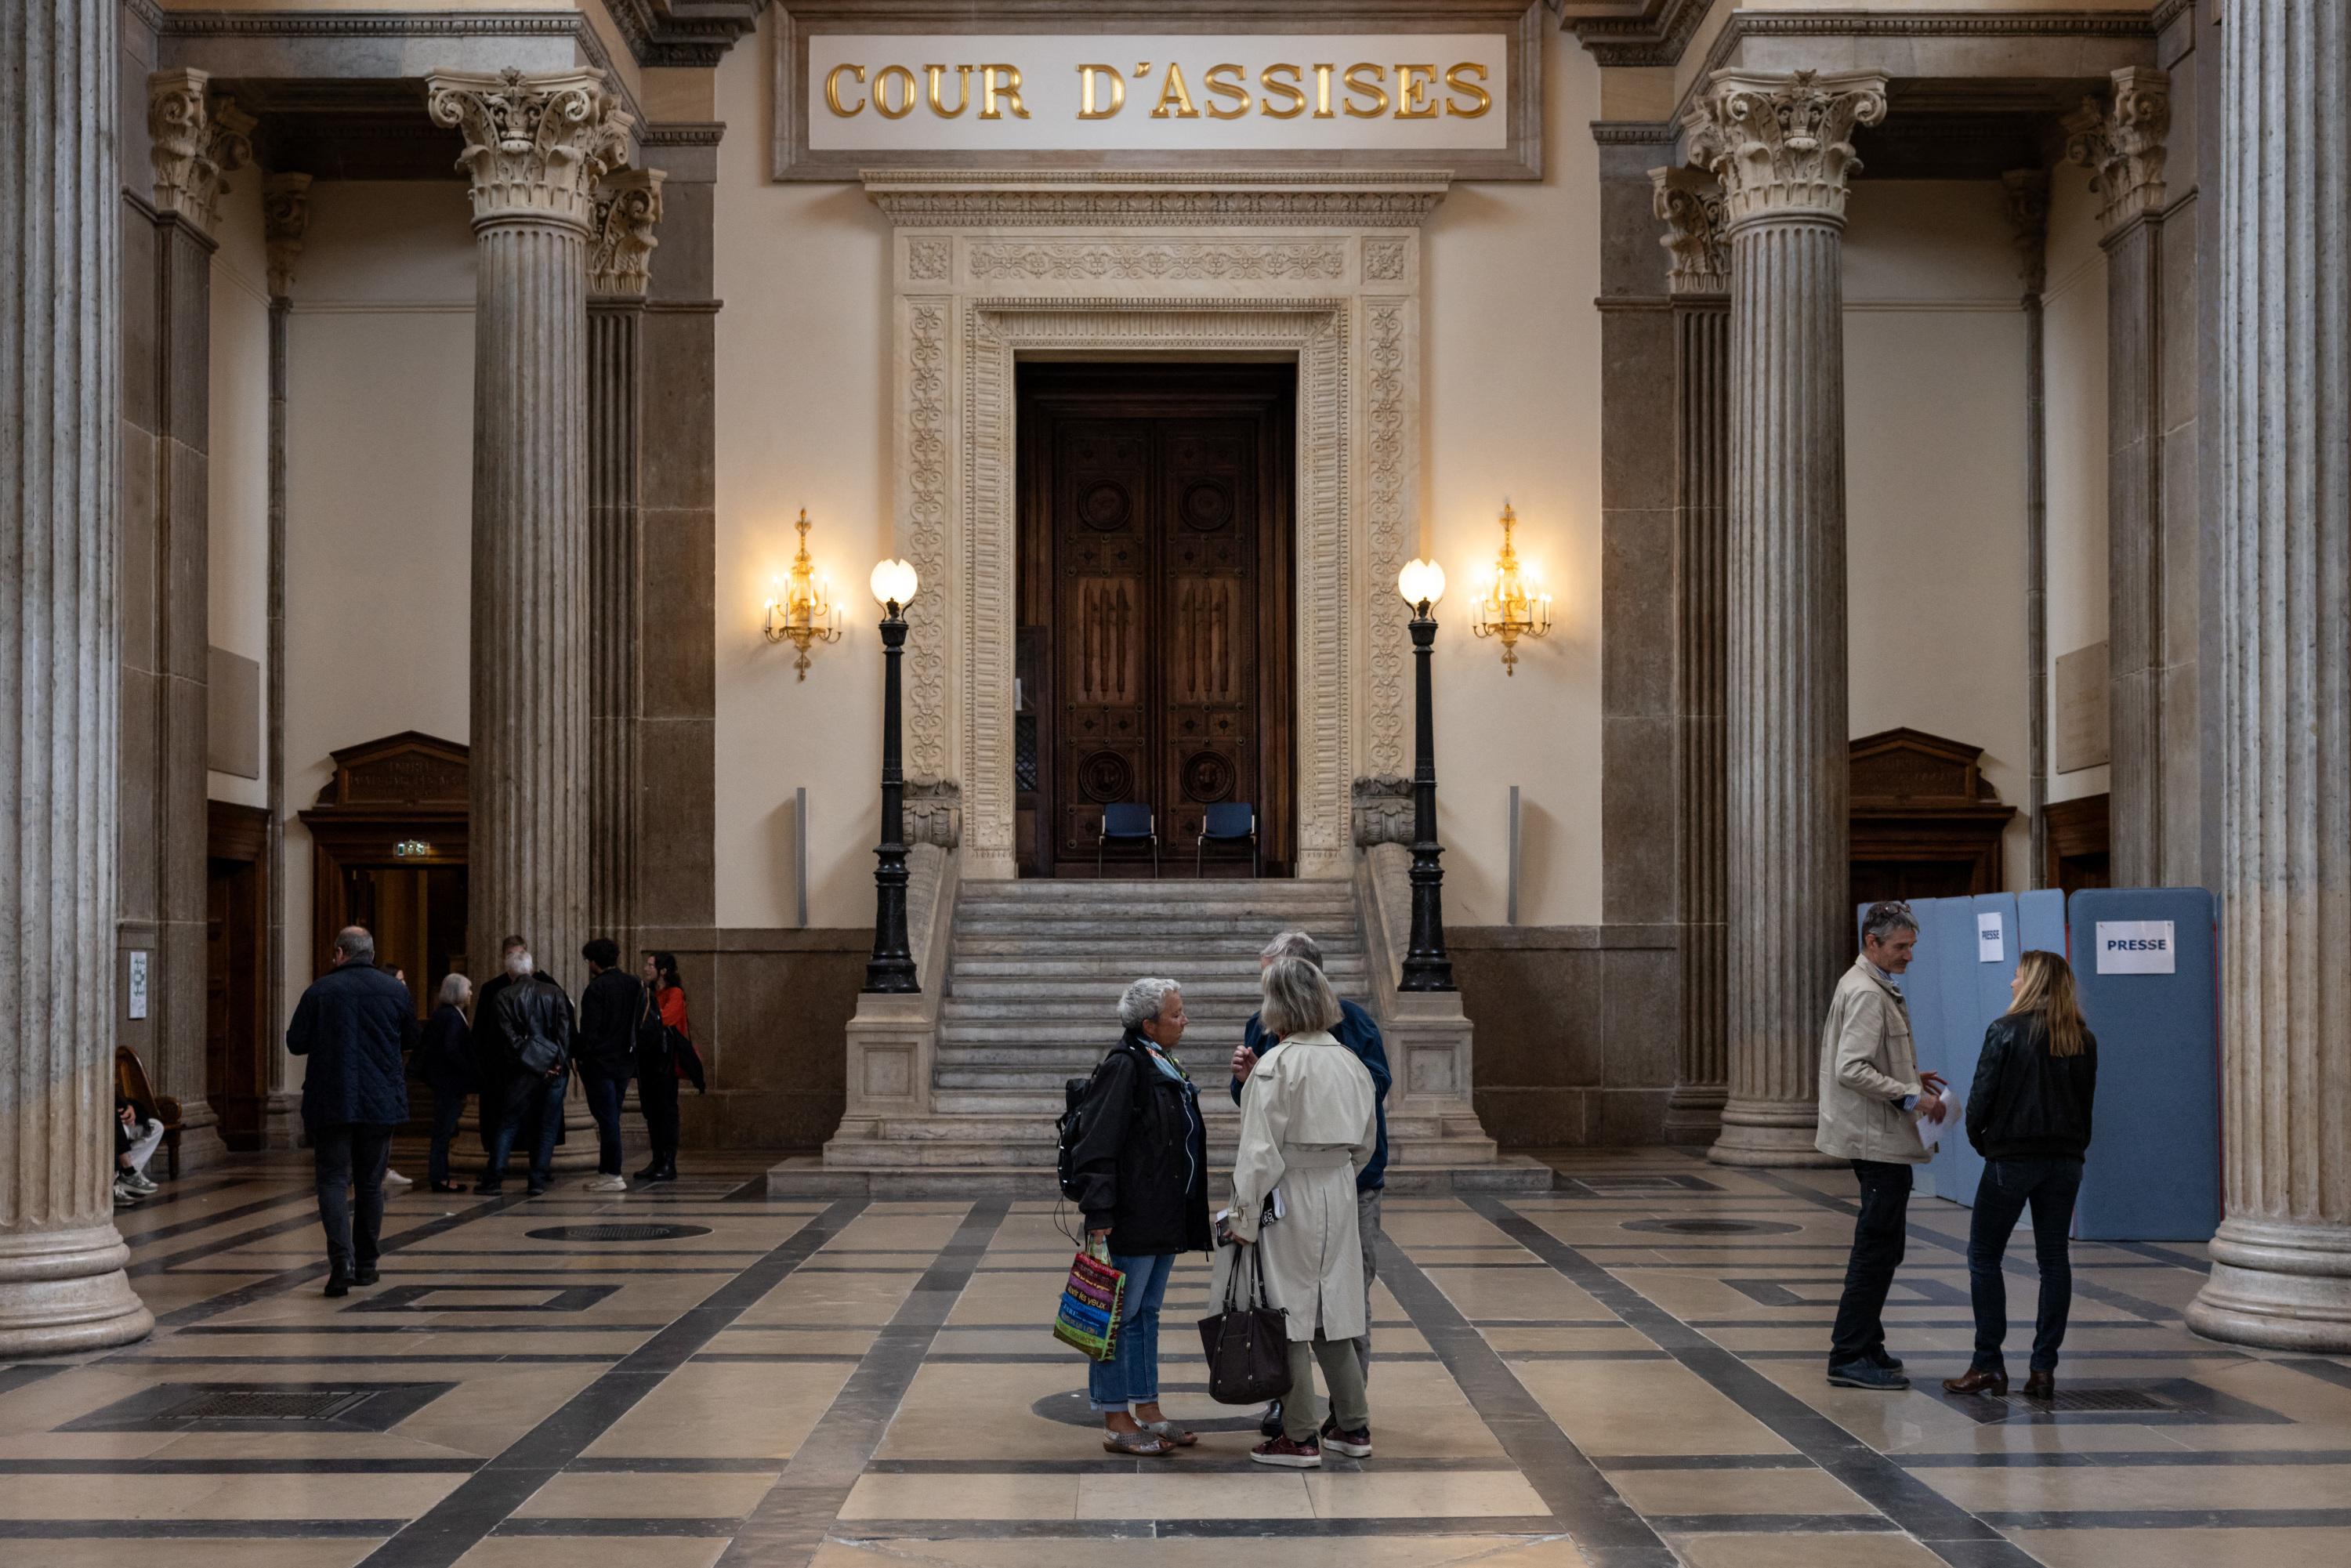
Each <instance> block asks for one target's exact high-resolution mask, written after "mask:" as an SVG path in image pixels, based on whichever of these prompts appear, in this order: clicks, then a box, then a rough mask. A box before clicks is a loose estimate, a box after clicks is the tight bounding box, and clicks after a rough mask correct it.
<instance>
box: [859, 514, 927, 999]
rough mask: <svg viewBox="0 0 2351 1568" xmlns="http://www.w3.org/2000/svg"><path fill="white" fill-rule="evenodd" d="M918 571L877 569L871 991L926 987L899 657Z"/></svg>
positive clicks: (897, 563) (888, 564) (891, 566)
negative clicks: (877, 750) (910, 924)
mask: <svg viewBox="0 0 2351 1568" xmlns="http://www.w3.org/2000/svg"><path fill="white" fill-rule="evenodd" d="M914 587H915V578H914V567H913V566H912V565H911V564H909V563H908V562H905V561H903V560H885V561H883V563H882V564H881V565H879V566H877V567H875V568H874V569H873V597H874V598H875V599H877V600H879V601H881V604H882V661H883V663H882V671H883V676H882V841H881V843H880V844H878V845H876V846H875V848H874V851H873V858H874V860H875V861H876V862H879V863H877V864H876V865H875V866H874V868H873V956H872V957H870V958H868V959H867V960H866V961H865V989H866V990H868V991H871V992H879V993H883V994H885V995H906V994H910V993H913V992H917V991H920V990H921V989H922V988H923V987H922V982H921V981H920V980H919V979H918V978H917V977H915V974H914V954H913V952H912V951H911V950H909V948H908V947H907V945H906V776H905V772H904V766H903V763H902V760H901V755H900V745H899V730H900V728H901V723H900V716H899V701H898V661H899V660H900V658H901V657H903V656H904V653H905V649H906V606H907V604H908V603H910V602H911V601H913V599H914Z"/></svg>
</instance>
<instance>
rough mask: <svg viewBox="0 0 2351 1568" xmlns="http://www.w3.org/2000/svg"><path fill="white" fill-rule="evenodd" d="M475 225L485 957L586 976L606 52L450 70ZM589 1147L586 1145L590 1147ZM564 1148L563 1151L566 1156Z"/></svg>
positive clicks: (490, 964) (479, 888)
mask: <svg viewBox="0 0 2351 1568" xmlns="http://www.w3.org/2000/svg"><path fill="white" fill-rule="evenodd" d="M426 86H427V93H428V103H429V107H430V109H431V112H432V116H433V119H434V122H435V123H437V124H441V125H444V126H454V127H456V128H457V129H458V130H459V131H461V132H462V133H463V135H464V137H465V152H463V154H462V155H461V156H460V157H459V160H458V166H459V167H460V168H462V169H464V170H465V172H466V173H467V174H468V176H470V179H471V182H472V196H473V208H474V233H475V239H476V241H477V245H478V250H477V267H478V272H477V277H478V282H477V285H476V294H475V327H474V570H473V618H472V629H473V662H472V663H473V694H472V695H473V722H472V734H473V758H472V806H471V812H470V821H469V831H468V839H469V842H470V845H471V850H470V854H471V860H470V863H469V865H468V868H467V910H466V918H467V924H468V927H469V944H470V946H472V949H473V952H474V954H475V964H476V965H477V966H478V967H477V971H476V972H477V974H478V975H480V976H484V977H486V976H488V975H491V974H494V973H496V965H497V957H498V943H499V939H500V938H501V937H502V936H505V935H506V934H507V933H508V932H518V933H520V934H521V935H522V936H524V938H525V939H526V940H528V943H529V944H530V947H531V951H532V952H533V954H534V955H536V956H537V957H538V963H539V967H541V969H542V970H544V971H545V972H546V973H547V974H549V975H551V976H553V977H556V978H557V979H558V980H559V981H560V982H561V983H562V984H563V985H564V986H565V988H567V989H569V991H570V992H571V993H572V994H573V995H574V996H577V995H578V994H579V992H580V988H581V986H582V985H583V984H584V983H585V980H586V967H585V965H583V964H582V963H581V962H580V956H579V954H580V943H581V942H582V941H584V940H585V939H586V936H587V935H588V929H587V926H588V900H589V849H588V844H589V837H588V821H589V813H588V807H589V782H588V780H589V767H588V763H589V745H588V736H589V724H588V718H589V683H590V660H589V636H588V632H589V620H588V615H589V597H588V563H589V553H590V550H589V526H588V353H587V340H588V308H587V286H588V242H589V235H590V225H591V220H592V219H593V216H594V211H595V204H594V194H595V189H596V183H597V181H598V180H599V179H601V177H602V176H603V175H604V174H605V173H606V172H609V171H610V170H611V169H612V168H615V167H617V166H619V165H620V164H622V163H624V162H626V161H627V151H628V144H627V133H628V127H629V124H630V118H629V116H628V115H626V114H625V113H623V112H622V111H621V110H618V109H616V108H614V107H613V99H612V95H611V91H610V89H609V88H608V86H607V83H606V81H605V78H604V76H603V74H602V73H601V72H600V71H571V72H560V73H551V74H546V75H538V76H525V75H524V74H523V73H521V72H520V71H517V70H511V69H510V70H507V71H505V72H502V73H500V74H498V75H496V76H491V75H484V74H478V73H472V72H436V73H434V75H433V76H431V77H430V78H428V80H427V84H426ZM591 1157H592V1155H591ZM567 1163H569V1162H567Z"/></svg>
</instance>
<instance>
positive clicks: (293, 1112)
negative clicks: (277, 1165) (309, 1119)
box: [261, 1090, 302, 1149]
mask: <svg viewBox="0 0 2351 1568" xmlns="http://www.w3.org/2000/svg"><path fill="white" fill-rule="evenodd" d="M261 1146H262V1147H263V1148H265V1149H298V1148H300V1147H301V1146H302V1096H301V1094H300V1092H285V1091H280V1090H273V1091H271V1092H270V1095H269V1104H268V1106H267V1108H266V1109H265V1110H264V1111H263V1112H262V1119H261Z"/></svg>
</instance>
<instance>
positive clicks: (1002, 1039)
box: [939, 1017, 1242, 1063]
mask: <svg viewBox="0 0 2351 1568" xmlns="http://www.w3.org/2000/svg"><path fill="white" fill-rule="evenodd" d="M1241 1023H1242V1019H1241V1018H1238V1017H1236V1018H1231V1019H1208V1020H1206V1021H1201V1020H1198V1019H1196V1020H1194V1023H1193V1030H1196V1031H1197V1035H1198V1039H1199V1041H1200V1043H1199V1044H1198V1045H1196V1046H1194V1047H1193V1048H1192V1049H1190V1050H1188V1051H1187V1050H1186V1049H1185V1048H1183V1047H1181V1046H1178V1047H1177V1048H1176V1051H1177V1054H1179V1055H1181V1056H1182V1057H1183V1058H1184V1059H1185V1061H1186V1062H1187V1063H1188V1062H1189V1061H1191V1060H1192V1059H1193V1058H1194V1057H1196V1056H1201V1055H1202V1053H1203V1052H1206V1053H1207V1054H1210V1055H1216V1054H1222V1055H1225V1056H1230V1055H1231V1054H1232V1046H1233V1045H1238V1044H1239V1043H1240V1038H1241ZM1192 1032H1193V1031H1192V1030H1187V1031H1186V1034H1187V1037H1188V1036H1189V1035H1190V1034H1191V1033H1192ZM1117 1040H1118V1025H1117V1020H1116V1019H1112V1020H1111V1021H1110V1023H1109V1025H1108V1026H1107V1027H1106V1026H1105V1025H1104V1024H1102V1022H1101V1021H1100V1020H1095V1021H1091V1022H1088V1021H1081V1020H1075V1019H1046V1020H1043V1021H1038V1020H1027V1021H1023V1020H1021V1019H945V1020H943V1021H942V1022H941V1023H940V1025H939V1044H940V1045H941V1047H943V1048H944V1047H946V1046H949V1045H983V1044H1003V1045H1039V1046H1072V1047H1077V1048H1081V1049H1090V1050H1091V1051H1092V1052H1093V1054H1094V1056H1095V1057H1096V1058H1100V1057H1101V1055H1102V1052H1103V1051H1108V1050H1109V1049H1110V1048H1111V1047H1112V1045H1113V1044H1114V1043H1116V1042H1117ZM1226 1040H1230V1041H1231V1042H1232V1045H1226V1044H1224V1043H1223V1042H1224V1041H1226Z"/></svg>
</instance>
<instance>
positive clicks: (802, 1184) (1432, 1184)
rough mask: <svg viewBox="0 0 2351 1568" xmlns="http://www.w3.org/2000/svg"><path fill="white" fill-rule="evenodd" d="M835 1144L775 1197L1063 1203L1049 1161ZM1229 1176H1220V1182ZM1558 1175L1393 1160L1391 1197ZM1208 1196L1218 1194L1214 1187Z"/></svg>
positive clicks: (774, 1173) (799, 1159)
mask: <svg viewBox="0 0 2351 1568" xmlns="http://www.w3.org/2000/svg"><path fill="white" fill-rule="evenodd" d="M840 1147H841V1141H840V1140H838V1139H836V1140H835V1141H834V1142H833V1143H832V1144H831V1145H827V1150H826V1154H825V1156H824V1157H823V1158H821V1159H820V1158H818V1157H817V1156H815V1155H793V1156H791V1157H790V1158H789V1159H786V1160H783V1161H781V1162H779V1163H778V1164H777V1165H775V1166H772V1167H771V1168H770V1169H769V1170H768V1197H779V1198H810V1197H824V1198H842V1197H869V1198H870V1197H945V1198H978V1197H1016V1198H1052V1197H1059V1196H1060V1190H1061V1189H1060V1187H1059V1186H1058V1185H1057V1184H1056V1182H1055V1180H1054V1174H1053V1165H1052V1161H1051V1160H1050V1157H1049V1158H1047V1159H1044V1160H1032V1161H1029V1162H1028V1163H1026V1164H1016V1163H990V1164H981V1163H977V1162H976V1163H973V1164H969V1165H952V1164H944V1163H939V1164H927V1165H920V1166H911V1165H894V1166H893V1164H890V1163H886V1162H885V1163H880V1164H876V1165H872V1166H861V1165H857V1164H854V1163H847V1162H844V1161H841V1160H836V1159H835V1157H834V1155H833V1153H832V1151H833V1150H834V1149H837V1148H840ZM1227 1175H1228V1173H1227V1172H1225V1171H1222V1170H1219V1171H1217V1173H1216V1180H1217V1181H1218V1182H1221V1181H1223V1180H1225V1179H1226V1178H1227ZM1552 1178H1553V1173H1552V1168H1551V1167H1550V1166H1547V1165H1544V1164H1542V1163H1541V1161H1539V1160H1534V1159H1531V1158H1529V1157H1528V1156H1526V1155H1504V1156H1502V1157H1500V1158H1499V1159H1492V1160H1486V1161H1478V1160H1469V1161H1461V1162H1448V1161H1446V1160H1444V1159H1443V1158H1441V1157H1432V1158H1430V1159H1428V1160H1426V1161H1425V1162H1422V1163H1416V1164H1409V1165H1407V1164H1398V1163H1396V1162H1395V1161H1394V1160H1393V1159H1391V1161H1390V1163H1389V1165H1388V1171H1387V1190H1388V1192H1389V1193H1390V1194H1391V1195H1392V1196H1395V1197H1440V1196H1444V1195H1447V1194H1452V1193H1471V1192H1494V1193H1521V1194H1523V1193H1538V1192H1549V1191H1551V1190H1552ZM1209 1190H1210V1191H1211V1192H1214V1191H1216V1190H1217V1189H1216V1186H1214V1185H1213V1184H1212V1185H1211V1186H1210V1188H1209Z"/></svg>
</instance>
